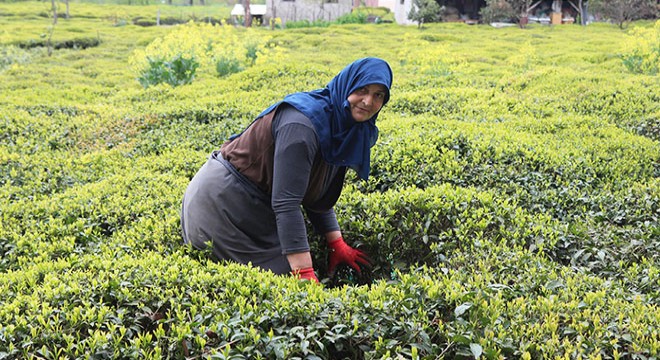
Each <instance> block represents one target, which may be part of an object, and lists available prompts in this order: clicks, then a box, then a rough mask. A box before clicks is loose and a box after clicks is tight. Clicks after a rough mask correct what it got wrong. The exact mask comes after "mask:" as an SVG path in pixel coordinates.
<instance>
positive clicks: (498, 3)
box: [479, 0, 518, 23]
mask: <svg viewBox="0 0 660 360" xmlns="http://www.w3.org/2000/svg"><path fill="white" fill-rule="evenodd" d="M479 14H480V15H481V19H482V20H483V22H484V23H491V22H497V21H510V20H511V19H515V18H516V17H517V15H518V14H517V13H516V10H515V9H514V8H513V6H511V4H510V3H509V2H508V1H506V0H486V6H484V7H483V8H481V10H480V11H479Z"/></svg>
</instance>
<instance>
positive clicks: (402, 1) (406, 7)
mask: <svg viewBox="0 0 660 360" xmlns="http://www.w3.org/2000/svg"><path fill="white" fill-rule="evenodd" d="M394 1H395V3H394V20H395V21H396V23H397V24H400V25H413V24H414V25H417V23H416V22H413V21H410V20H408V13H409V12H410V9H412V6H413V5H412V0H394Z"/></svg>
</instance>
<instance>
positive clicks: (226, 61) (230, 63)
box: [215, 57, 243, 76]
mask: <svg viewBox="0 0 660 360" xmlns="http://www.w3.org/2000/svg"><path fill="white" fill-rule="evenodd" d="M215 70H216V71H217V72H218V75H220V76H227V75H231V74H235V73H237V72H240V71H243V67H242V66H241V62H240V61H238V59H233V58H226V57H221V58H220V59H218V60H216V63H215Z"/></svg>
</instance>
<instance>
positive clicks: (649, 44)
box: [621, 20, 660, 75]
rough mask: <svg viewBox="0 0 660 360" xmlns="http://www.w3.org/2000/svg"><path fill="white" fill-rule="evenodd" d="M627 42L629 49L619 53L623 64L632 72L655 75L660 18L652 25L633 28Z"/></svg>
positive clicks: (658, 64)
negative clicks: (621, 53)
mask: <svg viewBox="0 0 660 360" xmlns="http://www.w3.org/2000/svg"><path fill="white" fill-rule="evenodd" d="M628 44H629V45H628V46H629V47H630V49H629V50H628V52H626V53H624V54H623V55H621V60H622V61H623V65H625V67H626V68H627V69H628V70H629V71H630V72H633V73H637V74H647V75H657V74H658V72H659V71H660V20H658V21H656V22H655V26H653V27H649V28H645V27H636V28H635V29H633V31H632V32H631V37H630V41H629V42H628Z"/></svg>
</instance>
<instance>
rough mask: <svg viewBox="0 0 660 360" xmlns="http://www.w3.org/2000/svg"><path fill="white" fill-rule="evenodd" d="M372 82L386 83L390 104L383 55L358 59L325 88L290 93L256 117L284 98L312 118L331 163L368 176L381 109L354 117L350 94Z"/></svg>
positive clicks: (388, 71) (323, 152)
mask: <svg viewBox="0 0 660 360" xmlns="http://www.w3.org/2000/svg"><path fill="white" fill-rule="evenodd" d="M371 84H380V85H383V86H385V88H386V89H387V91H386V94H385V99H384V101H383V106H384V105H385V104H387V102H388V101H389V100H390V87H391V86H392V69H390V66H389V65H388V64H387V62H385V61H384V60H382V59H378V58H373V57H368V58H363V59H359V60H356V61H354V62H353V63H351V64H349V65H348V66H346V67H345V68H344V69H343V70H342V71H341V72H340V73H339V74H337V76H335V77H334V78H333V79H332V80H331V81H330V82H329V83H328V85H327V86H326V87H325V88H323V89H318V90H314V91H309V92H298V93H293V94H289V95H287V96H285V97H284V99H283V100H282V101H280V102H278V103H276V104H274V105H272V106H270V107H269V108H268V109H266V110H264V111H263V112H262V113H261V114H259V116H258V117H257V118H260V117H262V116H264V115H266V114H268V113H269V112H271V111H272V110H273V109H274V108H276V107H277V106H279V105H280V104H281V103H283V102H285V103H287V104H290V105H292V106H293V107H295V108H296V109H298V111H300V112H302V113H303V114H305V116H307V117H308V118H309V119H310V120H311V121H312V124H313V125H314V129H315V130H316V133H317V134H318V138H319V142H320V147H321V155H322V156H323V159H324V160H325V161H327V162H328V163H330V164H332V165H338V166H348V167H350V168H352V169H353V170H355V171H356V172H357V174H358V175H359V176H360V178H362V179H364V180H366V179H367V178H368V177H369V169H370V164H371V147H372V146H374V144H375V143H376V139H378V128H377V127H376V118H377V117H378V113H376V114H375V115H374V116H373V117H372V118H371V119H369V120H367V121H364V122H357V121H355V120H354V119H353V116H352V115H351V108H350V104H349V102H348V96H349V95H350V94H351V93H353V92H354V91H356V90H357V89H359V88H361V87H364V86H367V85H371ZM379 112H380V111H379Z"/></svg>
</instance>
